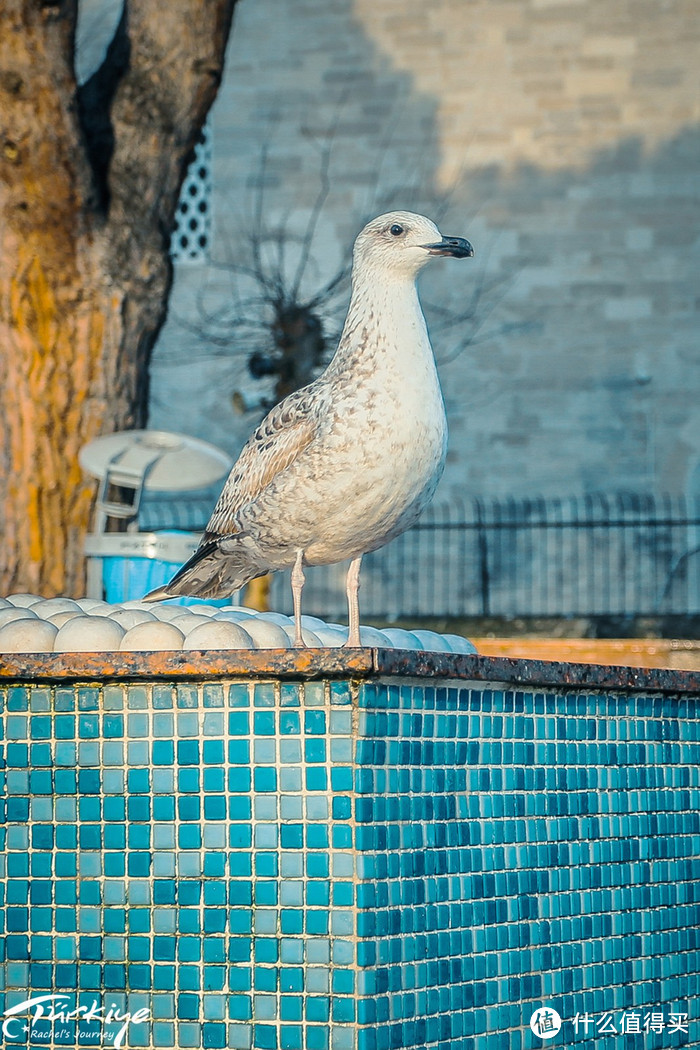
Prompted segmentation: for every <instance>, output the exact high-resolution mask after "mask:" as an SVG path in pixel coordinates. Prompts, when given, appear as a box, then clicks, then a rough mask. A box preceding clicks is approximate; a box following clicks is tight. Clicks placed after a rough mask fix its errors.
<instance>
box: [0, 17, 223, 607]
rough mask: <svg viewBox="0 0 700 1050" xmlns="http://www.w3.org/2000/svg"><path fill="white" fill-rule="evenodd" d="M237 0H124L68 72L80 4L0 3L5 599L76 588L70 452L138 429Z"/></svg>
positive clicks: (79, 497)
mask: <svg viewBox="0 0 700 1050" xmlns="http://www.w3.org/2000/svg"><path fill="white" fill-rule="evenodd" d="M235 2H236V0H169V3H168V5H167V8H166V9H164V8H163V7H162V5H161V4H160V3H158V0H127V3H126V5H125V9H124V14H123V17H122V19H121V22H120V24H119V27H118V29H117V32H116V34H115V38H114V40H113V42H112V45H111V46H110V48H109V50H108V52H107V55H106V57H105V60H104V63H103V65H102V67H101V68H100V69H99V70H98V71H97V72H96V74H95V75H94V76H93V77H92V78H91V80H90V81H88V83H87V84H85V85H83V86H82V87H78V85H77V83H76V80H75V74H74V70H73V53H74V38H75V22H76V15H77V0H61V2H56V3H46V2H45V0H44V2H43V3H40V2H39V0H5V2H4V3H3V4H2V5H0V259H2V263H3V265H2V268H1V269H0V363H1V364H2V367H0V398H1V400H0V406H1V407H2V411H1V412H0V515H2V520H1V522H0V533H1V536H2V555H1V557H0V594H2V593H10V592H12V591H17V590H30V591H33V592H35V593H42V594H46V595H53V594H70V593H73V594H76V593H81V592H82V591H83V588H84V579H83V572H84V568H83V558H82V544H83V537H84V534H85V532H86V530H87V527H88V524H89V519H90V512H91V502H92V496H93V486H92V485H91V484H90V483H89V481H88V480H87V479H86V478H85V477H84V476H83V475H82V472H81V470H80V467H79V465H78V451H79V449H80V448H81V447H82V446H83V445H84V444H85V443H86V442H87V441H89V440H91V439H92V438H93V437H95V436H97V435H98V434H100V433H105V432H109V431H114V430H123V429H127V428H130V427H139V426H143V425H145V422H146V412H147V392H148V366H149V358H150V352H151V348H152V346H153V343H154V341H155V338H156V335H157V333H158V330H159V328H160V326H161V325H162V323H163V320H164V318H165V312H166V308H167V298H168V294H169V291H170V286H171V268H170V261H169V254H168V248H169V235H170V230H171V229H172V225H173V218H174V213H175V208H176V205H177V200H178V195H179V190H180V186H181V183H182V179H183V177H184V173H185V171H186V168H187V163H188V160H189V158H190V156H191V154H192V149H193V147H194V143H195V141H196V138H197V135H198V133H199V130H200V129H201V126H202V124H203V122H204V119H205V117H206V114H207V111H208V109H209V107H210V105H211V103H212V101H213V99H214V97H215V95H216V91H217V88H218V84H219V81H220V77H221V71H222V67H223V60H224V52H225V47H226V41H227V39H228V34H229V30H230V25H231V17H232V12H233V7H234V5H235Z"/></svg>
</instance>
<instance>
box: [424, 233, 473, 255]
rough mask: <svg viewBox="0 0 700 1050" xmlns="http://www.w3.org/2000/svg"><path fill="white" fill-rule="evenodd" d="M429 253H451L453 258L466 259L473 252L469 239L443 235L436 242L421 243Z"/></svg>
mask: <svg viewBox="0 0 700 1050" xmlns="http://www.w3.org/2000/svg"><path fill="white" fill-rule="evenodd" d="M421 247H422V248H425V250H426V251H427V252H428V254H429V255H451V256H453V257H454V258H455V259H466V258H468V257H469V256H471V255H473V254H474V249H473V248H472V246H471V244H470V243H469V241H467V240H465V239H464V237H443V238H442V240H441V241H438V242H437V244H422V245H421Z"/></svg>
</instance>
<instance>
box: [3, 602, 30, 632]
mask: <svg viewBox="0 0 700 1050" xmlns="http://www.w3.org/2000/svg"><path fill="white" fill-rule="evenodd" d="M38 619H39V617H38V616H37V614H36V613H35V612H32V610H31V609H24V608H22V606H20V607H19V608H15V606H14V605H8V607H7V608H6V609H0V627H4V626H5V624H6V623H12V621H13V620H38Z"/></svg>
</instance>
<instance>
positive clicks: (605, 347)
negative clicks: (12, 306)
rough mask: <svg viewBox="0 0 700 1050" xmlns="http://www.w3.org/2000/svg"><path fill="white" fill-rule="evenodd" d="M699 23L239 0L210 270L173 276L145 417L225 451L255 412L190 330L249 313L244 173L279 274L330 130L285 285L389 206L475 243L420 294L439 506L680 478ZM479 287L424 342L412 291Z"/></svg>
mask: <svg viewBox="0 0 700 1050" xmlns="http://www.w3.org/2000/svg"><path fill="white" fill-rule="evenodd" d="M699 37H700V12H699V9H698V7H697V5H696V4H695V2H694V0H668V2H665V3H659V2H657V0H620V2H618V3H615V4H610V2H609V0H503V2H500V0H497V2H494V0H474V2H465V0H329V2H325V3H322V4H320V3H312V2H311V0H306V2H304V0H257V2H256V3H252V2H250V0H248V2H246V0H243V2H242V3H241V4H240V6H239V8H238V10H237V14H236V21H235V26H234V32H233V35H232V39H231V44H230V51H229V58H228V64H227V69H226V77H225V82H224V84H223V87H222V90H221V93H220V96H219V98H218V100H217V103H216V106H215V109H214V112H213V114H212V119H211V124H212V149H213V184H214V200H213V207H214V223H213V241H212V246H211V254H210V263H209V265H206V266H197V267H195V266H185V265H183V266H180V267H178V272H177V281H176V288H175V293H174V295H173V299H172V308H171V316H170V320H169V322H168V324H167V325H166V328H165V329H164V331H163V333H162V336H161V339H160V342H159V346H158V348H157V352H156V356H155V362H154V376H153V403H152V414H151V423H152V425H155V426H163V427H165V426H167V427H169V428H171V429H181V430H184V431H188V432H191V433H195V434H198V435H200V436H203V437H207V438H209V439H210V440H212V441H215V442H216V443H218V444H221V445H222V446H224V447H226V448H228V449H230V450H231V451H236V450H237V448H238V447H239V446H240V444H241V442H242V441H243V440H244V438H245V436H246V434H247V432H248V431H249V430H250V428H251V426H252V425H253V423H254V422H255V421H256V420H257V418H258V415H256V413H255V411H252V412H249V413H247V414H237V413H236V411H235V409H234V408H233V406H232V403H231V396H232V394H233V393H234V391H236V390H239V391H240V390H243V391H244V392H246V393H248V394H251V395H255V394H256V393H257V391H258V390H259V389H261V388H263V386H264V384H260V383H258V384H256V383H255V382H254V381H253V380H252V379H251V378H250V376H249V375H248V373H247V369H246V365H245V357H246V353H247V352H249V350H250V347H251V340H252V336H251V335H250V333H249V332H248V333H244V332H242V330H238V331H232V333H231V336H230V341H229V340H228V339H227V338H226V337H225V338H224V342H225V343H226V344H227V345H226V346H225V347H222V346H221V345H219V343H217V342H216V341H215V340H214V339H213V338H212V332H211V329H209V330H208V331H207V332H205V333H204V337H202V335H201V334H200V335H196V334H195V333H193V331H192V330H191V327H192V324H193V323H194V325H195V327H200V328H201V324H200V323H199V320H198V319H199V318H200V317H201V311H202V308H203V307H204V308H205V309H206V310H208V311H210V312H212V311H213V312H217V311H219V310H220V309H222V308H223V307H224V306H226V308H227V309H228V310H229V312H230V313H231V314H236V313H238V314H240V313H241V312H245V311H244V310H243V308H242V307H240V306H239V307H236V306H235V303H234V301H233V297H234V294H235V292H236V288H235V287H232V282H231V278H230V275H229V274H228V273H227V272H226V264H227V262H228V261H230V260H231V259H233V260H236V261H238V262H239V263H246V262H249V261H250V249H249V245H248V242H247V234H248V233H250V231H251V230H252V229H254V228H255V226H256V219H255V209H256V192H257V191H256V185H259V184H260V182H261V181H262V182H263V183H264V194H263V197H262V208H261V211H262V215H263V220H264V224H265V227H266V229H267V230H269V231H270V233H271V236H270V238H269V239H268V241H267V242H266V244H265V249H266V251H268V252H271V253H274V251H275V245H276V243H277V240H278V238H279V235H280V231H281V230H282V229H283V228H284V229H286V230H287V231H288V233H287V239H288V240H289V239H290V238H291V242H292V243H289V244H288V245H287V259H288V266H289V269H290V272H293V269H294V266H295V262H296V260H297V259H298V252H299V250H300V249H299V242H298V241H297V243H296V249H295V244H294V238H295V237H297V238H299V237H300V236H301V234H302V232H303V230H304V228H305V225H306V223H307V221H308V218H309V215H310V213H311V211H312V209H313V206H314V201H315V200H316V197H317V194H318V191H319V185H320V168H321V164H322V156H323V148H324V145H327V144H328V143H331V146H330V170H329V174H330V179H331V189H330V192H329V195H328V198H327V200H326V203H325V206H324V208H323V210H322V212H321V216H320V221H319V224H318V230H317V237H316V239H315V242H314V246H313V251H312V254H311V259H312V265H311V266H309V267H308V269H307V280H306V281H305V283H304V284H303V286H302V291H304V292H306V293H307V294H310V293H312V292H313V291H315V290H316V289H317V288H318V287H319V285H320V284H321V283H322V281H323V278H324V276H325V275H327V274H328V273H330V272H332V271H333V269H334V268H335V267H336V266H337V265H338V263H339V260H340V259H341V257H342V253H343V251H344V250H346V249H347V248H348V247H349V245H350V243H351V241H352V239H353V236H354V234H355V232H356V231H357V230H358V229H359V227H360V226H361V225H362V223H363V221H364V220H365V219H366V218H367V217H369V216H370V215H371V214H376V213H378V212H380V211H383V210H387V209H389V208H391V207H408V208H413V209H415V210H419V211H425V212H427V213H428V214H430V215H432V216H434V217H435V218H436V219H437V220H438V221H439V223H440V225H441V227H442V228H443V230H445V231H446V232H448V233H454V234H465V235H467V236H468V237H469V238H470V240H472V241H473V243H474V244H475V246H476V250H477V257H476V259H475V260H474V261H473V262H469V263H464V264H459V265H458V264H450V263H449V262H445V263H439V264H436V265H435V267H434V268H433V269H432V271H431V273H429V274H426V277H425V280H424V283H423V296H424V300H425V302H426V313H427V314H428V316H429V323H430V325H431V329H432V332H433V342H434V346H435V350H436V356H437V357H438V360H439V361H440V362H441V365H440V367H441V373H442V379H443V386H444V389H445V391H446V400H447V406H448V414H449V419H450V430H451V442H450V453H449V463H448V468H447V471H446V474H445V478H444V480H443V482H442V486H441V490H440V492H439V494H438V498H442V499H447V498H449V497H451V496H456V495H463V494H466V495H485V496H502V495H506V494H513V495H516V496H522V495H529V494H538V493H540V494H543V495H561V494H577V493H581V492H587V491H593V490H608V491H610V490H614V489H621V488H622V489H636V490H661V491H663V490H669V491H683V490H685V489H688V488H693V487H694V488H700V468H699V467H698V464H699V463H700V399H699V398H698V387H699V386H700V351H699V349H698V336H697V316H698V298H697V280H696V275H697V272H698V262H699V259H698V239H697V206H698V185H699V181H698V175H699V169H700V148H699V146H700V133H699V130H698V118H699V110H700V83H699V81H700V64H699V63H698V62H697V49H698V39H699ZM263 147H264V148H265V149H266V150H267V162H266V165H265V170H264V175H263V177H262V179H261V163H260V157H261V150H262V149H263ZM295 250H296V257H295ZM234 283H235V282H234ZM493 285H495V287H492V286H493ZM477 288H482V294H481V295H479V296H477V299H478V301H477V303H476V318H475V323H474V324H472V323H471V322H470V323H465V324H464V325H463V326H461V327H460V326H458V328H457V329H448V330H443V331H441V330H440V326H439V323H438V322H439V316H438V314H437V313H436V312H435V311H434V310H431V309H430V307H429V304H430V303H432V302H437V303H441V304H445V303H446V304H448V305H449V306H450V307H451V308H452V309H454V310H458V309H459V308H460V304H463V303H466V304H467V305H469V303H470V302H471V300H472V296H473V295H474V291H475V289H477ZM237 290H238V292H239V293H240V294H244V293H245V289H242V288H241V285H240V281H239V282H238V288H237ZM246 309H248V307H246ZM338 320H339V319H338V318H337V317H336V319H335V323H336V324H337V323H338ZM340 320H342V309H341V317H340ZM331 327H333V326H332V325H331ZM473 328H476V332H475V339H474V341H473V342H472V344H471V345H470V346H468V347H467V348H465V349H463V350H460V349H459V338H458V333H459V332H460V331H462V332H464V333H465V334H468V333H469V332H470V331H472V329H473ZM217 331H219V334H220V335H221V334H222V333H223V334H224V336H225V332H226V329H225V327H224V328H222V329H220V330H217ZM262 343H263V344H264V339H263V340H262Z"/></svg>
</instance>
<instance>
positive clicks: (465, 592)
mask: <svg viewBox="0 0 700 1050" xmlns="http://www.w3.org/2000/svg"><path fill="white" fill-rule="evenodd" d="M344 570H345V566H342V567H341V566H319V567H317V568H314V569H311V570H310V571H309V573H308V574H307V581H308V582H307V588H306V589H305V593H304V607H305V610H306V611H308V612H314V613H316V614H317V615H323V616H325V617H328V616H334V615H344V609H345V598H344ZM273 588H274V590H273V601H274V607H275V608H285V609H286V608H287V606H288V605H289V601H290V599H289V597H288V591H287V581H286V580H284V581H283V580H276V581H275V582H274V584H273ZM361 609H362V613H363V616H364V617H372V618H388V619H393V618H398V617H421V616H425V617H428V616H430V617H432V616H434V617H471V616H479V617H488V616H494V617H509V618H510V617H521V616H527V617H532V616H539V617H559V616H561V617H570V616H581V617H591V616H654V615H694V614H700V505H698V503H696V502H694V503H693V504H692V505H690V504H689V502H688V501H686V500H684V499H683V498H682V497H670V496H669V497H666V496H665V497H660V498H654V497H651V496H645V497H640V496H633V495H616V496H587V497H583V498H581V499H547V500H544V499H534V500H515V499H507V500H500V501H497V500H491V501H485V500H473V501H471V502H469V503H463V504H451V505H449V506H440V505H438V506H435V507H433V508H432V509H430V510H429V511H427V512H426V513H425V514H424V515H423V517H422V518H421V520H420V521H419V523H418V524H417V525H415V526H414V527H413V528H412V529H410V530H409V531H408V532H406V533H404V534H403V535H402V536H400V537H398V538H397V539H396V540H394V541H393V542H392V543H390V544H388V545H387V546H386V547H384V548H383V549H381V550H379V551H375V552H374V553H372V554H369V555H367V557H366V559H365V562H364V564H363V571H362V592H361Z"/></svg>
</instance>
